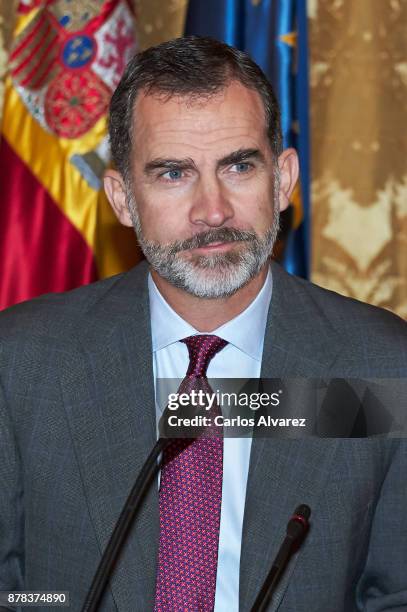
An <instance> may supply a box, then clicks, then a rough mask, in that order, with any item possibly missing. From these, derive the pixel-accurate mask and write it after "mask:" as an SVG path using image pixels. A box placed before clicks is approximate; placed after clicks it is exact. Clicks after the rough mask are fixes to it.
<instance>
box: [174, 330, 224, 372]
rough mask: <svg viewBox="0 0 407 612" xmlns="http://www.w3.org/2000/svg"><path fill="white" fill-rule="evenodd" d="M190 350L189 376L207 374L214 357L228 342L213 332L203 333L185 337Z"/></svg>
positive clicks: (184, 339) (183, 340)
mask: <svg viewBox="0 0 407 612" xmlns="http://www.w3.org/2000/svg"><path fill="white" fill-rule="evenodd" d="M181 342H184V343H185V344H186V345H187V347H188V351H189V366H188V371H187V374H186V375H187V376H206V370H207V369H208V365H209V362H210V360H211V359H212V357H214V356H215V355H216V353H219V351H221V350H222V349H223V348H224V347H225V346H226V345H227V344H228V343H227V341H226V340H223V339H222V338H219V336H213V335H211V334H201V335H198V336H189V337H188V338H183V339H182V340H181Z"/></svg>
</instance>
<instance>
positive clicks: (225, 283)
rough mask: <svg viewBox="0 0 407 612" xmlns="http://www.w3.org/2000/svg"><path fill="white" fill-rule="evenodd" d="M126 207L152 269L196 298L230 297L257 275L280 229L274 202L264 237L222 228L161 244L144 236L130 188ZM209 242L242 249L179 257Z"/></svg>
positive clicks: (253, 233) (276, 207)
mask: <svg viewBox="0 0 407 612" xmlns="http://www.w3.org/2000/svg"><path fill="white" fill-rule="evenodd" d="M275 193H278V189H277V190H275ZM127 204H128V207H129V211H130V214H131V218H132V222H133V226H134V229H135V232H136V236H137V239H138V241H139V244H140V247H141V249H142V251H143V253H144V255H145V258H146V259H147V261H148V262H149V264H150V266H151V267H152V268H153V270H155V271H156V272H157V274H159V275H160V276H161V277H162V278H164V279H166V280H167V281H168V282H169V283H171V284H172V285H174V286H175V287H178V288H179V289H183V290H184V291H187V292H188V293H190V294H191V295H194V296H196V297H199V298H206V299H215V298H226V297H229V296H231V295H233V294H234V293H236V291H238V290H239V289H241V288H242V287H244V285H246V284H247V283H248V282H249V281H250V280H251V279H253V278H254V277H255V276H257V275H258V274H259V272H260V271H261V269H262V268H263V266H264V265H265V264H266V262H267V261H268V259H269V258H270V257H271V255H272V253H273V247H274V244H275V242H276V239H277V234H278V230H279V209H278V205H277V204H278V202H275V205H274V217H273V223H272V225H271V227H270V228H269V229H268V230H267V231H266V233H265V235H264V236H263V237H261V236H258V235H257V234H256V233H255V232H251V231H244V230H238V229H233V228H228V227H224V228H212V229H209V230H207V231H205V232H202V233H200V234H196V235H195V236H193V237H192V238H188V239H186V240H177V241H176V242H173V243H171V244H167V245H162V244H160V243H157V242H153V241H151V240H147V239H146V238H145V237H144V234H143V230H142V227H141V222H140V218H139V215H138V212H137V207H136V203H135V201H134V197H133V195H132V192H131V191H130V189H129V190H128V191H127ZM211 242H238V243H240V244H241V245H242V246H241V247H240V248H239V249H237V250H236V251H234V250H231V251H229V252H226V253H214V254H206V255H195V256H193V257H188V258H184V257H183V255H182V253H183V252H185V251H188V250H190V249H195V248H199V247H203V246H207V245H208V244H209V243H211Z"/></svg>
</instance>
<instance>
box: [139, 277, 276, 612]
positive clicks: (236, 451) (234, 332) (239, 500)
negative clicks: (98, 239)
mask: <svg viewBox="0 0 407 612" xmlns="http://www.w3.org/2000/svg"><path fill="white" fill-rule="evenodd" d="M148 289H149V297H150V312H151V334H152V346H153V371H154V381H156V379H157V378H178V379H182V378H184V376H185V374H186V371H187V368H188V364H189V356H188V348H187V346H186V345H185V344H184V343H183V342H180V340H181V339H182V338H186V337H188V336H192V335H195V334H199V333H200V332H198V331H197V330H196V329H194V328H193V327H192V326H191V325H190V324H189V323H187V322H186V321H184V320H183V319H182V318H181V317H180V316H179V315H178V314H177V313H176V312H175V311H174V310H173V309H172V308H171V307H170V306H169V304H168V303H167V302H166V301H165V299H164V298H163V297H162V295H161V293H160V292H159V291H158V289H157V286H156V285H155V283H154V281H153V279H152V277H151V275H149V278H148ZM271 292H272V276H271V271H270V270H269V272H268V275H267V278H266V281H265V283H264V285H263V287H262V289H261V291H260V292H259V293H258V295H257V296H256V298H255V299H254V301H253V302H252V303H251V304H250V305H249V306H248V307H247V308H246V309H245V310H244V311H243V312H241V313H240V314H239V315H238V316H237V317H235V318H234V319H232V320H231V321H228V322H227V323H225V324H224V325H222V326H221V327H218V328H217V329H216V330H214V331H213V332H211V334H214V335H216V336H219V337H220V338H223V339H224V340H227V342H228V343H229V344H228V345H227V346H225V348H224V349H222V350H221V351H220V352H219V353H217V354H216V355H215V356H214V357H213V358H212V360H211V361H210V363H209V367H208V371H207V376H208V378H210V379H212V378H259V377H260V369H261V359H262V354H263V342H264V332H265V328H266V322H267V314H268V310H269V306H270V300H271ZM156 398H157V394H156ZM161 413H162V408H161V407H160V405H159V402H158V401H156V418H157V423H158V420H159V418H160V416H161ZM251 442H252V440H251V437H242V438H224V449H223V485H222V507H221V519H220V530H219V552H218V569H217V575H216V593H215V608H214V612H223V611H225V610H228V612H238V610H239V569H240V548H241V541H242V524H243V513H244V506H245V497H246V485H247V476H248V470H249V461H250V449H251ZM237 476H238V477H237Z"/></svg>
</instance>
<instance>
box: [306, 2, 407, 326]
mask: <svg viewBox="0 0 407 612" xmlns="http://www.w3.org/2000/svg"><path fill="white" fill-rule="evenodd" d="M308 7H309V16H310V51H311V62H310V64H311V130H312V177H313V180H312V230H313V239H312V241H313V253H312V271H313V272H312V279H313V281H315V282H316V283H318V284H320V285H322V286H324V287H327V288H329V289H333V290H335V291H338V292H340V293H343V294H345V295H349V296H352V297H355V298H357V299H360V300H363V301H365V302H369V303H372V304H376V305H379V306H383V307H385V308H388V309H391V310H393V311H394V312H397V313H398V314H399V315H401V316H403V317H407V166H406V157H407V156H406V153H407V151H406V149H407V133H406V129H405V126H406V119H407V116H406V99H407V96H406V94H407V37H406V31H407V2H406V0H380V2H376V1H372V0H356V1H355V0H309V3H308Z"/></svg>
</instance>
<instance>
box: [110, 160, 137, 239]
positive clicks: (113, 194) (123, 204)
mask: <svg viewBox="0 0 407 612" xmlns="http://www.w3.org/2000/svg"><path fill="white" fill-rule="evenodd" d="M103 185H104V188H105V193H106V195H107V199H108V200H109V202H110V205H111V207H112V208H113V210H114V213H115V215H116V217H117V218H118V219H119V221H120V223H121V224H122V225H126V227H133V222H132V220H131V216H130V213H129V209H128V206H127V201H126V189H125V184H124V180H123V177H122V175H121V174H120V173H119V172H117V171H116V170H106V172H105V174H104V177H103Z"/></svg>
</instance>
